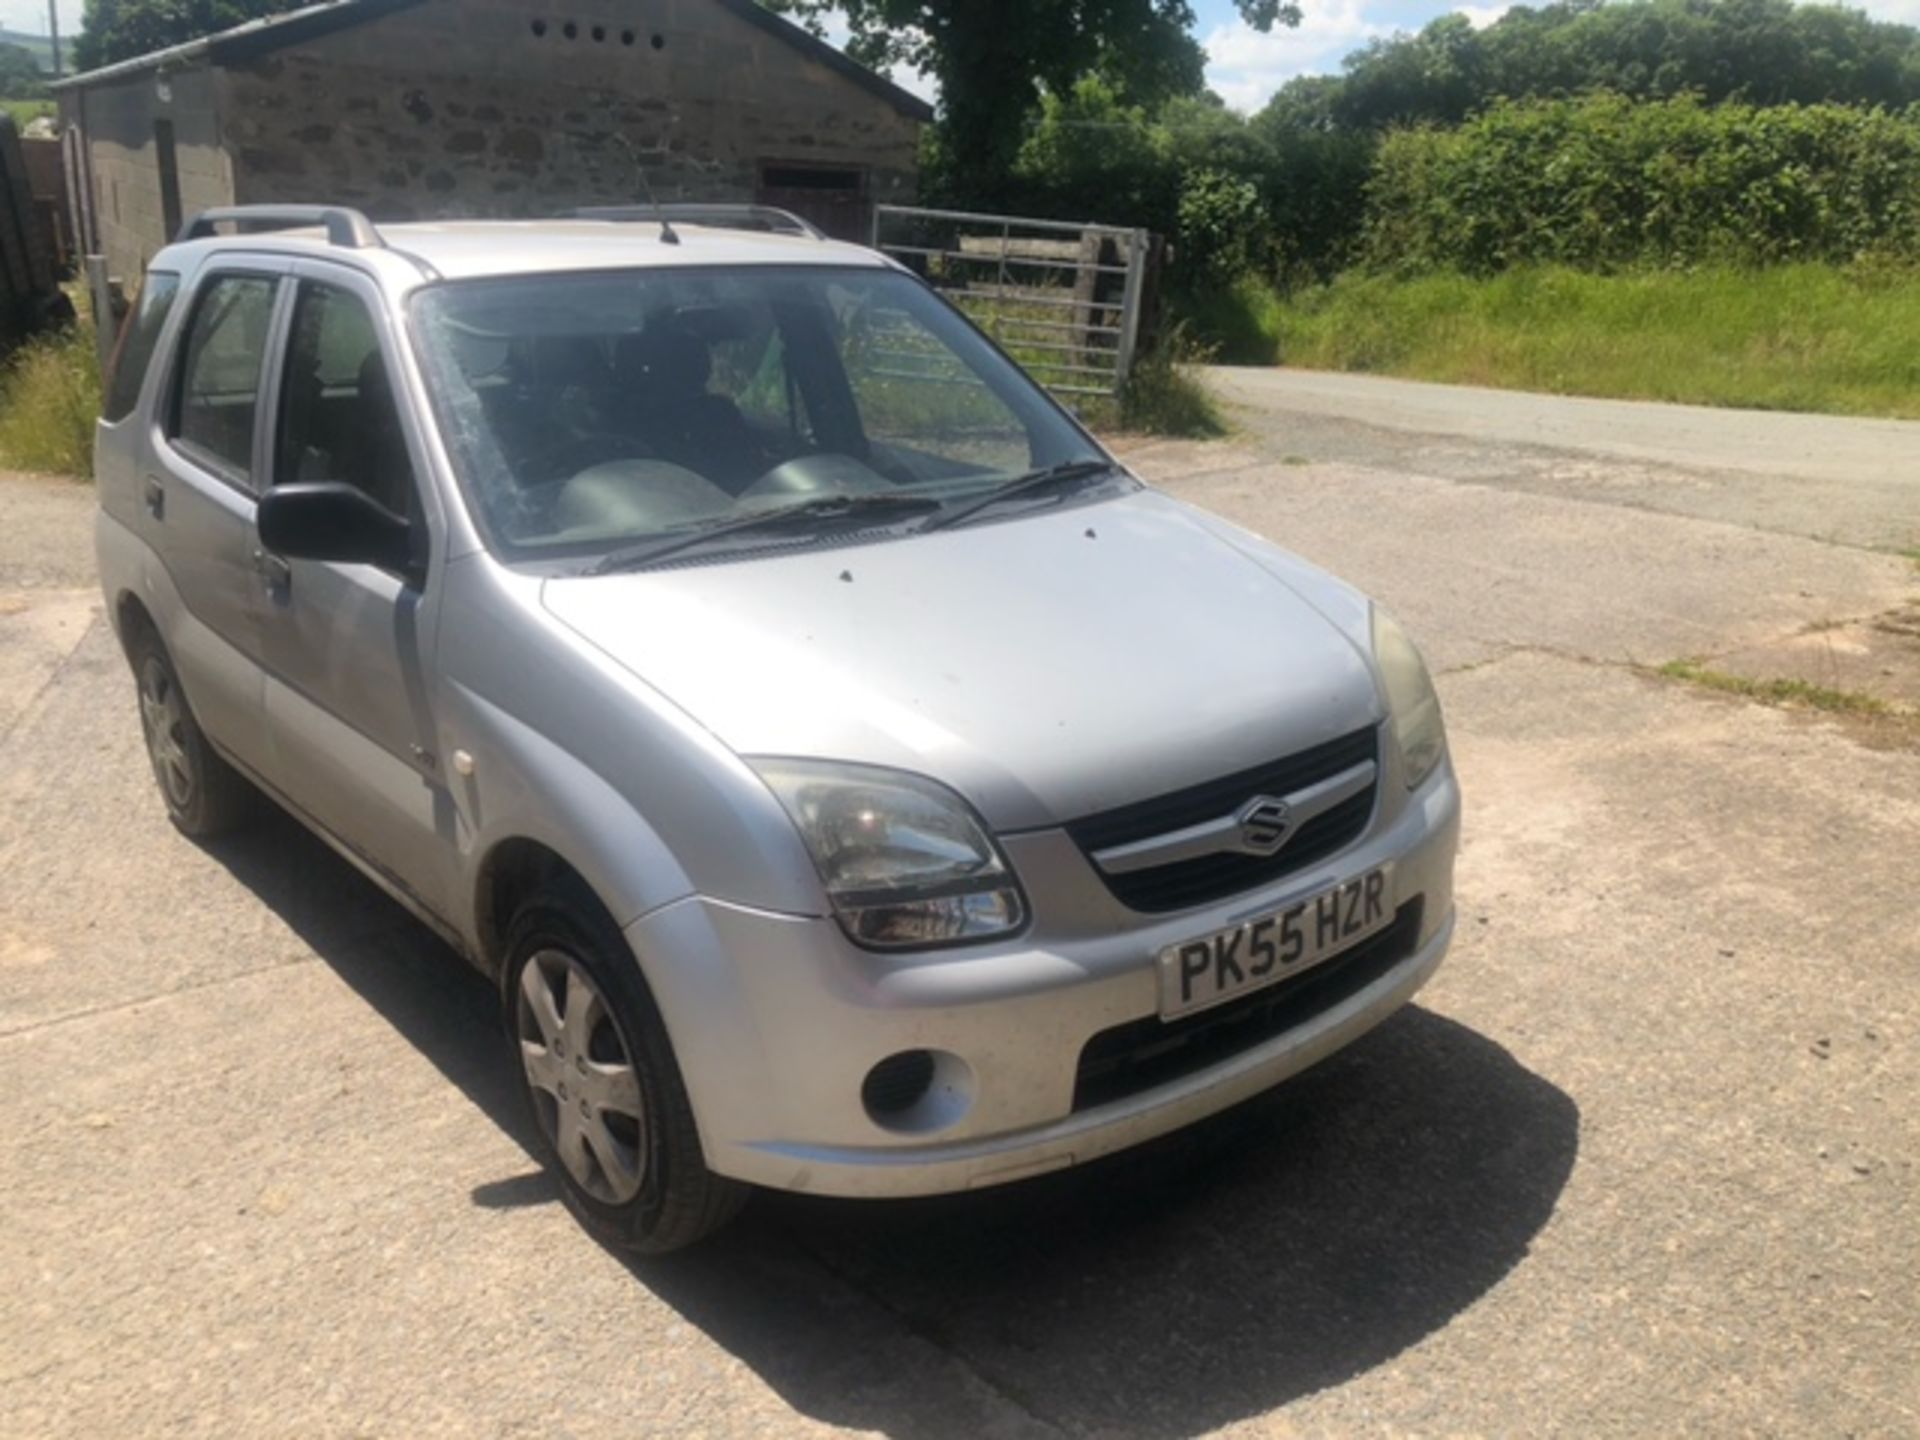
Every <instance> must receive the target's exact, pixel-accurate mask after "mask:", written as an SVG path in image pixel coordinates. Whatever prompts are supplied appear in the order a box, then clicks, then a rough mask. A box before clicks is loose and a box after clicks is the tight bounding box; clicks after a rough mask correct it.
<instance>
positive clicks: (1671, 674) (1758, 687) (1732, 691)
mask: <svg viewBox="0 0 1920 1440" xmlns="http://www.w3.org/2000/svg"><path fill="white" fill-rule="evenodd" d="M1658 673H1659V674H1661V675H1664V676H1665V677H1666V678H1667V679H1669V680H1684V681H1686V682H1687V683H1688V684H1689V685H1698V686H1701V687H1702V688H1703V689H1707V690H1718V691H1719V692H1720V693H1722V694H1723V695H1738V696H1741V697H1742V698H1744V699H1747V700H1757V701H1759V702H1760V703H1761V704H1763V705H1777V706H1781V707H1783V708H1787V709H1806V710H1819V711H1822V712H1824V713H1825V714H1829V715H1853V716H1864V717H1869V718H1879V717H1883V716H1888V715H1894V714H1897V713H1899V712H1897V711H1895V710H1894V708H1893V707H1892V706H1891V705H1889V704H1888V703H1887V702H1886V701H1884V700H1881V699H1879V698H1877V697H1875V696H1872V695H1863V694H1861V693H1860V692H1859V691H1857V690H1834V689H1830V688H1829V687H1827V686H1825V685H1815V684H1813V683H1812V682H1811V681H1807V680H1755V679H1751V678H1750V677H1748V676H1745V675H1731V674H1728V673H1727V672H1726V671H1724V670H1715V669H1713V668H1712V667H1711V666H1709V665H1706V664H1705V663H1703V662H1701V661H1698V660H1670V661H1668V662H1667V663H1666V664H1665V665H1662V666H1661V667H1660V669H1659V672H1658Z"/></svg>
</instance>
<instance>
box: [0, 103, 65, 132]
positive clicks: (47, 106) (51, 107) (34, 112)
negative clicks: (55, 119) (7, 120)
mask: <svg viewBox="0 0 1920 1440" xmlns="http://www.w3.org/2000/svg"><path fill="white" fill-rule="evenodd" d="M59 108H60V107H59V106H58V105H56V104H54V102H53V101H51V100H0V110H4V111H6V112H7V114H9V115H11V116H13V120H14V123H15V124H16V125H18V126H19V127H20V128H21V129H22V130H24V129H26V128H27V122H29V121H31V120H38V119H39V118H40V117H41V116H42V115H53V114H56V113H57V112H58V111H59Z"/></svg>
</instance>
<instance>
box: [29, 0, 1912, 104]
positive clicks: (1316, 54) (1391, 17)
mask: <svg viewBox="0 0 1920 1440" xmlns="http://www.w3.org/2000/svg"><path fill="white" fill-rule="evenodd" d="M80 3H81V0H59V4H60V26H61V30H62V31H63V32H64V33H67V34H71V33H72V32H73V31H74V30H76V29H78V28H79V25H80ZM1301 6H1302V8H1303V9H1304V10H1305V11H1306V18H1305V19H1304V20H1302V21H1301V23H1300V25H1299V27H1298V28H1297V29H1293V30H1276V31H1274V33H1272V34H1271V35H1261V34H1259V33H1257V32H1256V31H1254V30H1252V29H1250V28H1248V27H1247V25H1245V24H1244V23H1243V22H1242V21H1241V19H1240V14H1239V11H1238V10H1236V9H1235V8H1234V3H1233V0H1194V9H1195V11H1196V12H1197V13H1198V15H1199V17H1200V23H1199V26H1198V29H1197V33H1198V35H1199V37H1200V40H1201V43H1202V44H1204V45H1205V46H1206V47H1207V53H1208V55H1209V56H1210V57H1211V61H1212V63H1211V65H1210V66H1209V68H1208V71H1207V79H1208V81H1209V83H1210V84H1211V85H1212V86H1213V88H1214V89H1215V90H1216V91H1218V92H1219V93H1220V94H1221V95H1222V96H1224V97H1225V98H1226V100H1227V103H1229V104H1230V105H1233V106H1234V107H1235V108H1236V109H1241V110H1258V109H1259V108H1260V107H1261V106H1262V105H1264V104H1265V103H1266V101H1267V97H1268V96H1270V95H1272V94H1273V92H1274V91H1275V90H1277V89H1279V88H1280V86H1281V85H1283V84H1285V83H1286V82H1287V81H1288V80H1290V79H1292V78H1293V77H1294V76H1295V75H1310V74H1315V73H1321V72H1328V71H1335V70H1338V69H1339V68H1340V59H1341V57H1342V56H1344V55H1346V54H1347V53H1348V52H1350V51H1352V50H1354V49H1356V48H1358V47H1359V46H1361V45H1364V44H1365V43H1366V42H1367V41H1368V40H1370V39H1372V38H1374V37H1375V36H1377V35H1391V34H1392V33H1393V32H1394V31H1396V30H1417V29H1419V28H1420V27H1421V26H1422V25H1424V24H1426V23H1427V21H1429V20H1431V19H1433V18H1434V16H1436V15H1443V14H1445V13H1446V12H1447V11H1449V10H1462V11H1465V12H1466V13H1467V14H1468V15H1469V16H1471V17H1472V18H1473V19H1474V20H1475V21H1476V22H1477V23H1480V24H1483V25H1484V24H1490V23H1492V22H1493V21H1494V20H1496V19H1498V18H1499V16H1500V15H1501V14H1502V13H1504V12H1505V10H1506V8H1507V6H1506V5H1505V4H1504V3H1502V0H1481V3H1476V4H1464V5H1449V4H1446V3H1443V0H1301ZM1860 8H1861V9H1864V10H1866V11H1867V13H1868V14H1870V15H1875V16H1878V17H1879V18H1881V19H1883V20H1899V21H1903V22H1905V23H1907V24H1920V0H1867V3H1865V4H1862V5H1861V6H1860ZM0 26H4V27H5V28H7V29H9V30H29V31H32V32H33V33H35V34H44V33H46V28H47V6H46V0H0ZM896 78H898V79H899V80H901V81H902V82H903V83H905V84H907V85H909V86H911V87H912V88H914V89H918V90H921V91H922V92H923V93H924V92H925V91H926V89H927V87H926V85H925V84H924V83H923V82H921V81H920V80H919V78H918V77H916V76H912V75H901V76H898V77H896Z"/></svg>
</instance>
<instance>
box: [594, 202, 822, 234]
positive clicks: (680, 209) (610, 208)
mask: <svg viewBox="0 0 1920 1440" xmlns="http://www.w3.org/2000/svg"><path fill="white" fill-rule="evenodd" d="M571 216H572V218H573V219H575V220H613V221H627V222H636V223H639V224H645V223H646V222H647V221H649V220H652V221H660V220H666V221H669V222H675V221H677V222H678V223H680V224H682V225H711V226H713V227H714V228H715V229H718V230H761V231H766V232H768V233H769V234H775V235H804V236H806V237H807V238H808V239H810V240H824V239H826V238H827V237H826V236H825V235H823V234H822V233H821V232H820V230H819V229H818V227H816V226H814V225H813V224H811V223H810V222H808V221H806V220H802V219H801V218H800V217H799V216H798V215H796V214H794V213H793V212H792V211H791V210H777V209H775V208H774V207H773V206H771V205H724V204H716V205H590V206H587V207H585V208H583V209H579V210H575V211H572V212H571Z"/></svg>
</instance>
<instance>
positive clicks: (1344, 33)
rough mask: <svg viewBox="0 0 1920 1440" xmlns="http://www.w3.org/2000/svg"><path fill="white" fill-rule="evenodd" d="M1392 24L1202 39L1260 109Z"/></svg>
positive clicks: (1237, 90)
mask: <svg viewBox="0 0 1920 1440" xmlns="http://www.w3.org/2000/svg"><path fill="white" fill-rule="evenodd" d="M1915 3H1920V0H1915ZM1393 28H1394V27H1393V26H1391V25H1386V24H1382V23H1380V22H1378V21H1375V20H1369V19H1368V18H1367V16H1366V14H1365V10H1364V7H1363V3H1362V0H1328V3H1326V4H1315V5H1309V6H1307V7H1306V15H1305V17H1304V18H1303V19H1302V20H1301V21H1300V24H1299V26H1298V27H1297V28H1295V29H1292V30H1288V29H1285V28H1283V27H1281V26H1275V27H1274V29H1273V31H1272V33H1270V34H1266V35H1263V34H1261V33H1260V32H1259V31H1258V30H1255V29H1254V28H1253V27H1252V26H1251V25H1249V24H1247V23H1246V22H1245V21H1244V20H1236V21H1234V22H1233V23H1232V24H1230V25H1221V26H1217V27H1216V28H1215V29H1214V30H1213V31H1212V32H1211V33H1210V34H1208V35H1207V37H1206V39H1205V41H1204V42H1203V43H1204V44H1205V45H1206V48H1207V84H1208V85H1209V86H1210V87H1211V88H1212V89H1213V91H1214V93H1215V94H1217V95H1219V96H1220V98H1221V99H1223V100H1225V101H1226V102H1227V104H1229V105H1231V106H1232V107H1233V108H1234V109H1236V110H1245V111H1249V112H1251V111H1254V110H1258V109H1260V108H1261V107H1262V106H1263V105H1265V104H1266V103H1267V101H1268V100H1270V99H1271V98H1272V97H1273V92H1274V91H1276V90H1278V89H1279V88H1280V87H1281V86H1282V85H1284V84H1286V82H1287V81H1289V80H1291V79H1293V77H1294V76H1296V75H1314V74H1321V73H1325V72H1327V71H1333V70H1338V69H1339V68H1340V59H1341V57H1342V56H1344V55H1345V54H1347V52H1348V51H1350V50H1354V49H1357V48H1358V47H1359V46H1361V45H1363V44H1365V43H1366V42H1367V41H1368V40H1371V39H1373V38H1374V37H1375V36H1376V35H1388V34H1391V33H1392V32H1393Z"/></svg>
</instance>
